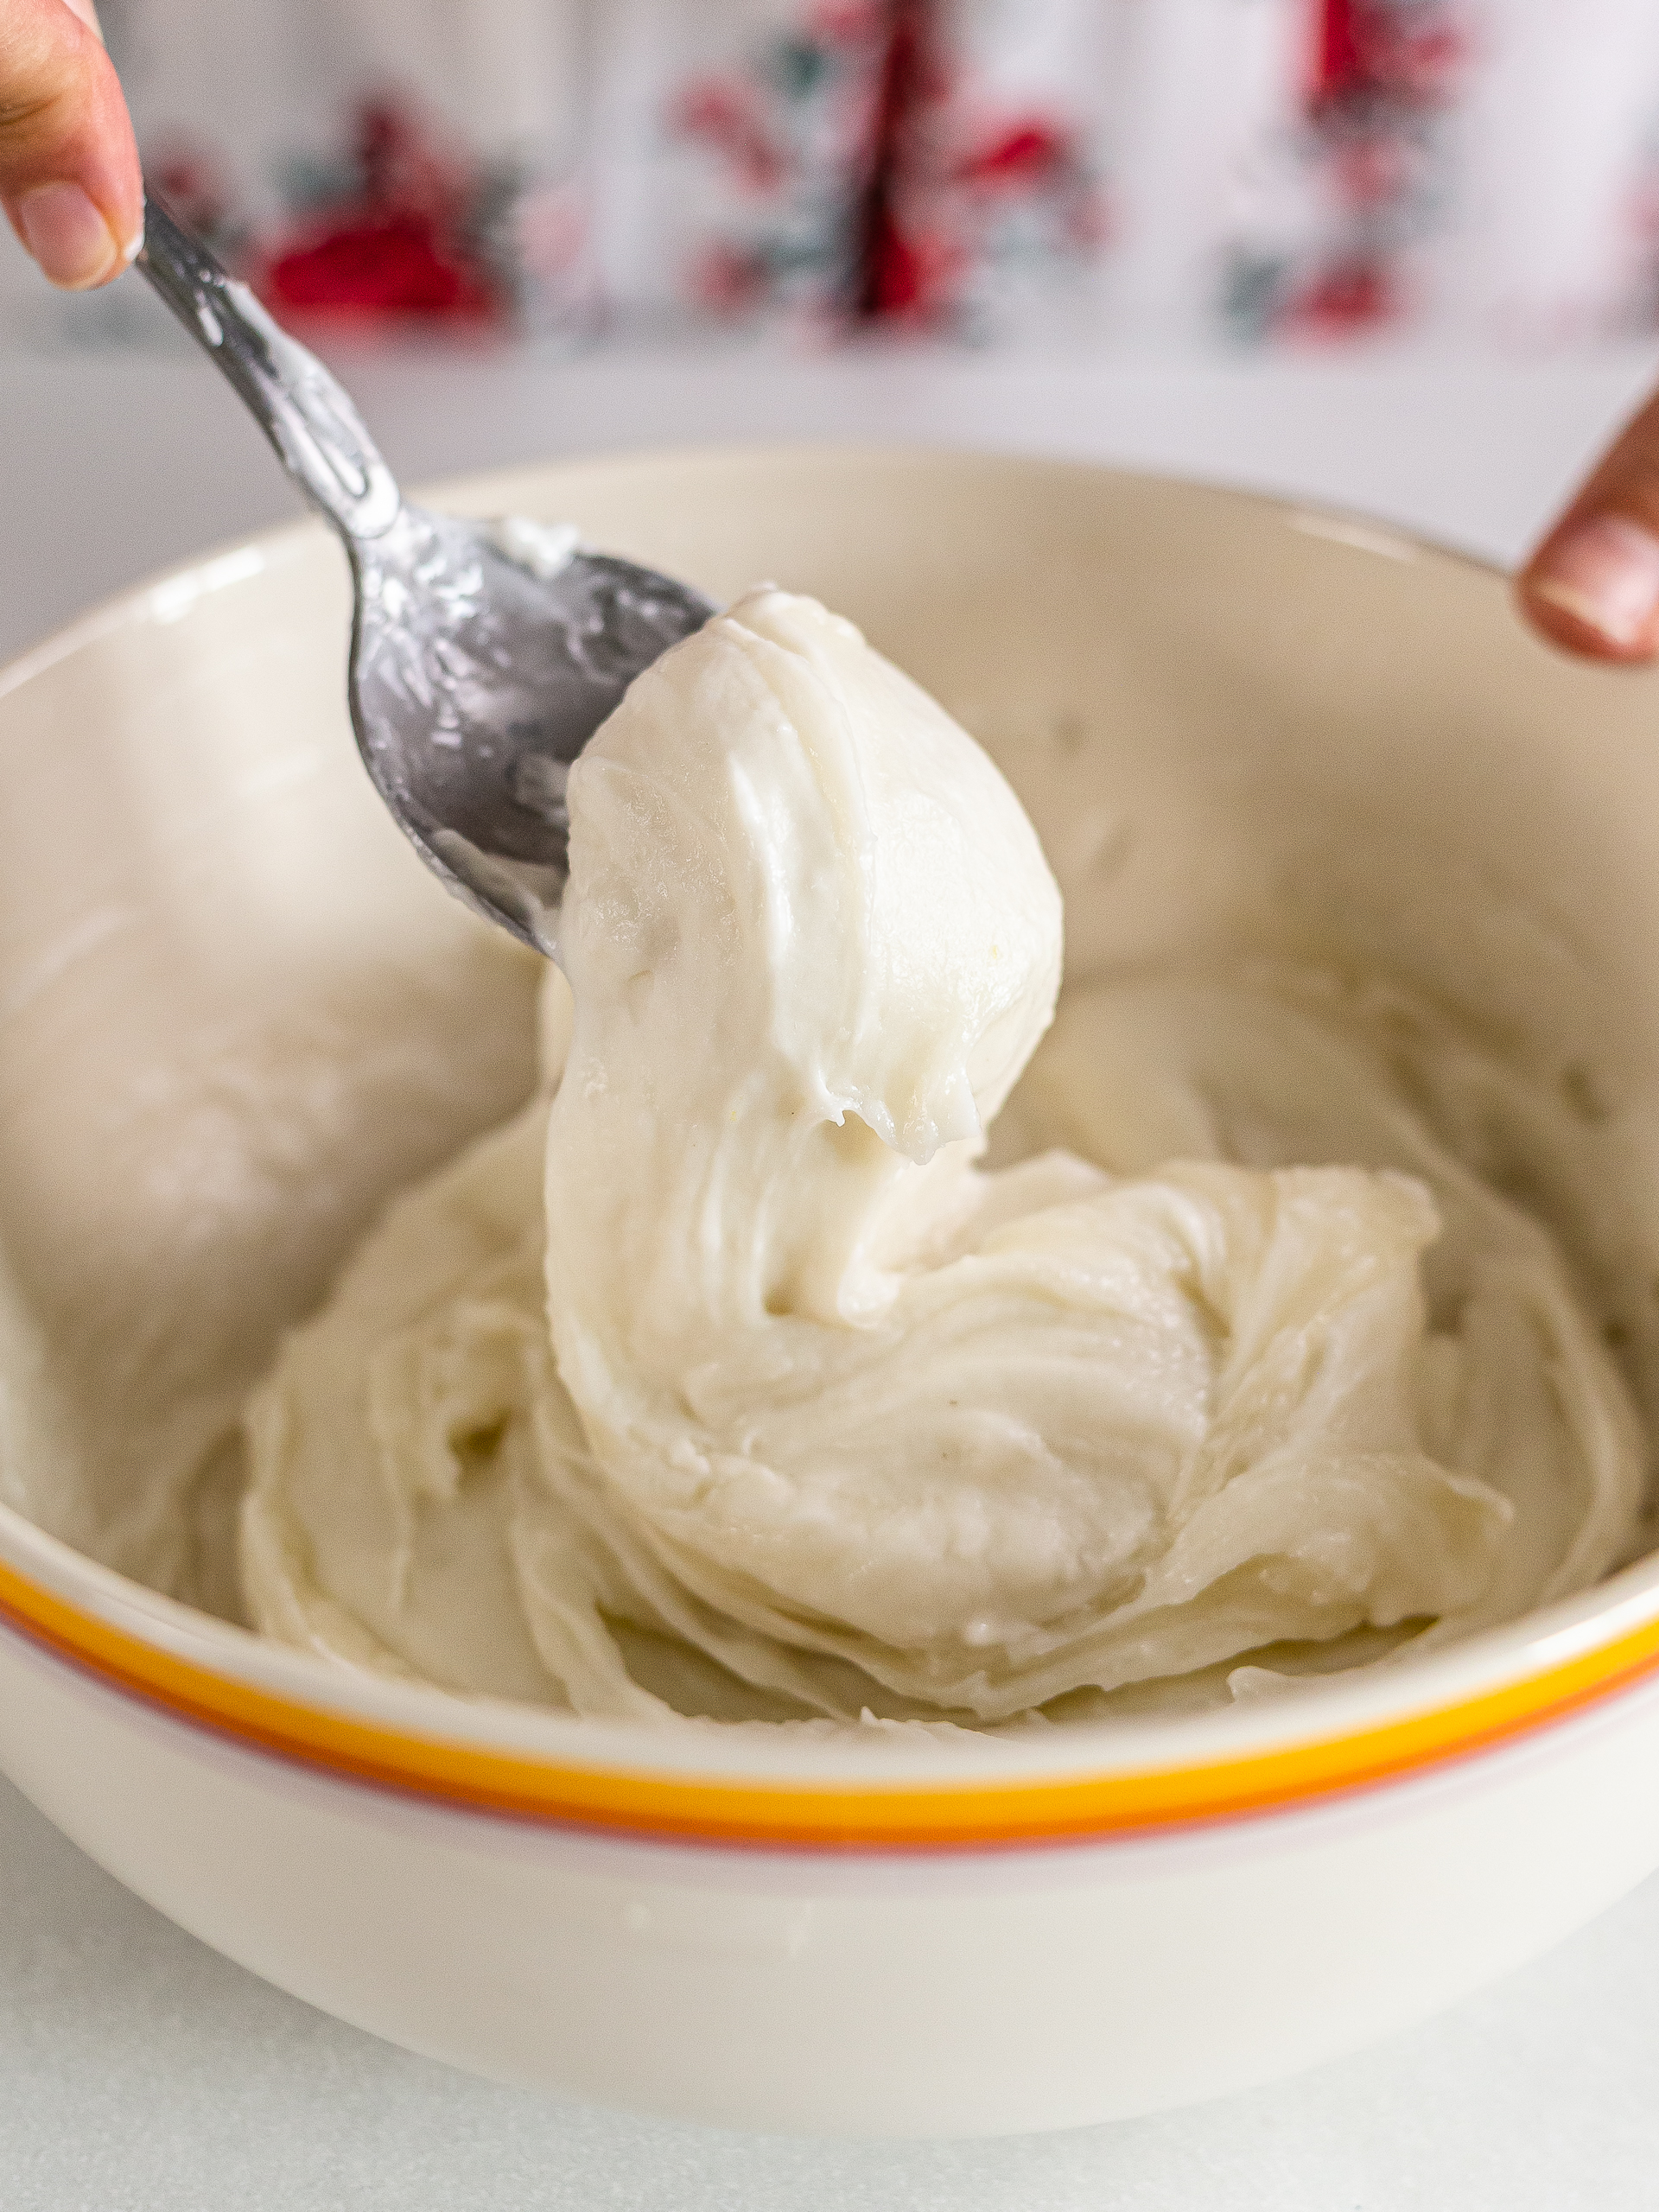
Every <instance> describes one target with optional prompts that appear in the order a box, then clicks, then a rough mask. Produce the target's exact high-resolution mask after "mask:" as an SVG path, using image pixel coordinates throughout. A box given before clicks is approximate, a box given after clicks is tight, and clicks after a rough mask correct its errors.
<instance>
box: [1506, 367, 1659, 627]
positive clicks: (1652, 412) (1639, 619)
mask: <svg viewBox="0 0 1659 2212" xmlns="http://www.w3.org/2000/svg"><path fill="white" fill-rule="evenodd" d="M1516 596H1517V597H1518V599H1519V600H1520V602H1521V609H1522V613H1524V614H1525V616H1526V618H1527V620H1529V622H1530V623H1531V624H1532V626H1533V627H1534V628H1535V629H1536V630H1539V631H1541V632H1542V633H1543V635H1544V636H1545V637H1547V638H1548V639H1551V640H1553V642H1554V644H1556V645H1565V646H1566V648H1567V651H1568V652H1574V653H1582V654H1586V655H1588V656H1589V657H1590V658H1592V659H1595V660H1611V661H1626V662H1634V661H1650V660H1652V659H1654V658H1656V656H1659V393H1656V394H1655V395H1654V397H1652V398H1650V399H1649V401H1648V403H1647V404H1646V406H1645V407H1643V410H1641V412H1640V413H1639V414H1638V415H1637V416H1635V418H1634V419H1633V420H1632V421H1631V422H1630V423H1629V424H1628V425H1627V426H1626V427H1625V429H1624V430H1622V431H1621V432H1620V433H1619V435H1618V437H1617V438H1616V439H1615V440H1614V442H1613V443H1612V445H1611V447H1610V448H1608V450H1607V452H1606V453H1605V454H1604V455H1603V457H1602V459H1601V460H1600V461H1599V462H1598V463H1597V465H1596V467H1595V469H1594V471H1593V472H1592V474H1591V476H1590V478H1589V480H1588V481H1587V482H1586V484H1585V485H1584V486H1583V487H1582V489H1581V490H1580V492H1579V493H1578V494H1577V495H1576V497H1575V498H1574V499H1573V502H1572V504H1571V505H1569V506H1568V507H1567V511H1566V512H1565V513H1564V514H1563V515H1562V516H1561V517H1560V519H1559V520H1558V521H1556V522H1555V523H1554V524H1552V525H1551V528H1550V530H1549V531H1548V534H1547V535H1546V536H1545V537H1544V538H1543V540H1542V542H1541V543H1540V544H1539V546H1538V548H1537V550H1536V551H1535V552H1534V553H1533V555H1532V556H1531V557H1530V558H1529V560H1528V562H1527V563H1526V565H1525V567H1524V568H1523V569H1522V571H1521V574H1520V575H1519V576H1518V578H1517V579H1516Z"/></svg>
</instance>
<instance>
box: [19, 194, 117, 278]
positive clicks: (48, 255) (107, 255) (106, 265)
mask: <svg viewBox="0 0 1659 2212" xmlns="http://www.w3.org/2000/svg"><path fill="white" fill-rule="evenodd" d="M16 224H17V228H18V230H19V231H20V232H22V240H23V244H24V245H26V246H27V247H28V248H29V251H30V252H31V253H32V254H33V255H34V257H35V260H36V261H38V262H39V263H40V264H41V268H42V269H43V270H45V271H46V274H47V275H48V277H50V278H51V279H52V282H53V283H54V284H62V285H66V286H67V288H68V289H70V290H71V291H80V290H82V289H85V287H86V286H87V285H88V284H96V283H98V281H99V277H107V276H108V275H109V274H110V271H111V269H112V268H113V267H114V265H115V264H116V263H117V261H118V258H119V256H120V248H119V247H118V245H117V244H116V242H115V238H114V237H113V235H112V234H111V230H110V226H109V225H108V224H107V223H106V222H105V219H104V218H103V217H102V215H100V214H99V212H98V209H97V208H96V207H94V206H93V204H92V200H90V199H89V198H88V196H87V194H86V193H85V192H83V191H82V189H81V188H80V187H79V185H78V184H69V183H59V184H37V185H36V186H35V189H34V190H33V192H26V193H25V194H23V196H22V199H21V200H19V201H18V202H17V207H16Z"/></svg>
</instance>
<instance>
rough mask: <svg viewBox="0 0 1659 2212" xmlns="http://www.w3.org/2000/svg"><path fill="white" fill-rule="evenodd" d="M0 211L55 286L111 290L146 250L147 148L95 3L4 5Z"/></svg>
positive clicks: (37, 0)
mask: <svg viewBox="0 0 1659 2212" xmlns="http://www.w3.org/2000/svg"><path fill="white" fill-rule="evenodd" d="M0 206H3V207H4V208H5V211H6V213H7V216H8V217H9V218H10V222H11V226H12V228H13V230H15V231H16V233H17V235H18V237H19V238H21V239H22V242H23V245H25V246H26V247H27V248H28V250H29V252H30V253H32V254H33V255H34V257H35V260H36V261H38V262H39V264H41V268H42V269H43V270H45V272H46V274H47V275H48V277H50V278H51V279H52V281H53V283H54V284H64V285H67V286H69V287H70V288H71V289H73V290H77V291H81V290H86V289H89V288H90V287H92V285H95V284H102V283H106V282H107V281H108V280H109V278H110V277H118V276H119V275H120V273H121V271H122V270H124V268H125V267H126V265H127V264H128V263H129V261H130V260H131V258H132V256H133V255H134V253H136V252H137V249H138V243H139V241H140V240H141V238H143V222H144V201H143V179H142V177H141V175H140V174H139V168H138V151H137V147H136V146H135V145H134V143H133V137H132V124H131V123H130V121H129V120H128V117H127V108H126V102H125V101H124V99H123V98H122V96H121V86H120V83H119V81H118V79H117V77H116V73H115V71H114V69H113V68H112V67H111V63H110V58H109V56H108V54H105V51H104V47H103V43H102V41H101V40H100V39H99V35H98V29H97V18H96V16H94V14H93V12H92V0H0Z"/></svg>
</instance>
